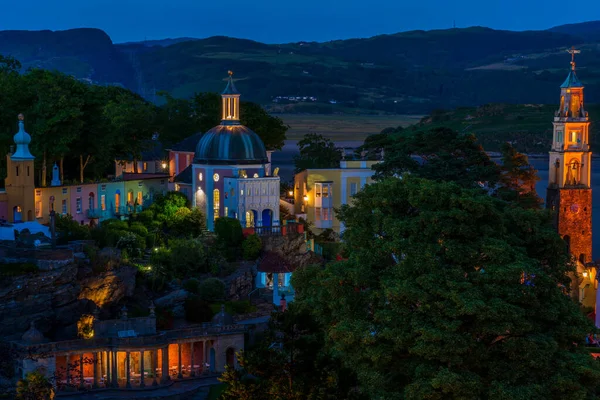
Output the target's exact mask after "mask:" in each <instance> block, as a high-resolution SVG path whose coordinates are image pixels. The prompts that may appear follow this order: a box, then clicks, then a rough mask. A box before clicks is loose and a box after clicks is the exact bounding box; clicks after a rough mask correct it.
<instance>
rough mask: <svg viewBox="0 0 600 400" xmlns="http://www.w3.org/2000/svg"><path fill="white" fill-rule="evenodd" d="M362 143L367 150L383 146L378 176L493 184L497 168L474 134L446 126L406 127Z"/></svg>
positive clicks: (462, 183)
mask: <svg viewBox="0 0 600 400" xmlns="http://www.w3.org/2000/svg"><path fill="white" fill-rule="evenodd" d="M392 135H393V137H391V138H386V137H385V136H383V135H380V136H378V137H376V138H375V139H377V140H373V141H371V143H365V145H366V150H373V149H374V148H375V149H377V148H383V150H384V162H383V163H380V164H378V165H377V166H376V170H377V173H378V175H379V176H380V177H385V176H392V175H401V174H403V173H405V172H410V173H412V174H418V176H421V177H423V178H427V179H431V180H436V181H454V182H456V183H458V184H459V185H461V186H463V187H475V186H476V185H477V184H478V183H482V182H485V183H486V184H487V185H490V186H495V185H496V184H497V183H498V182H499V181H500V169H499V167H498V165H496V163H494V162H493V161H492V160H490V158H489V156H488V155H487V154H486V153H485V151H484V150H483V148H482V147H481V145H480V144H479V143H478V142H477V139H476V138H475V136H473V135H470V134H460V133H458V132H456V131H454V130H452V129H449V128H436V129H433V130H431V131H426V132H421V131H419V132H412V131H408V130H404V131H399V132H398V133H394V134H392Z"/></svg>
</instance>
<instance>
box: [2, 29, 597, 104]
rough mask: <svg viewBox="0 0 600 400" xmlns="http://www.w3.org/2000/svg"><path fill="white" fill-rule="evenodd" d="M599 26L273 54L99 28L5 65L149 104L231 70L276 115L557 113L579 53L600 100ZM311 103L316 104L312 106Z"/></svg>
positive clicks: (247, 44)
mask: <svg viewBox="0 0 600 400" xmlns="http://www.w3.org/2000/svg"><path fill="white" fill-rule="evenodd" d="M595 24H598V23H591V22H590V23H584V24H573V25H565V26H560V27H555V28H552V29H550V30H547V31H525V32H512V31H501V30H493V29H489V28H483V27H471V28H465V29H446V30H433V31H411V32H402V33H397V34H393V35H379V36H375V37H371V38H366V39H349V40H337V41H331V42H325V43H316V42H299V43H286V44H278V45H267V44H264V43H259V42H255V41H251V40H245V39H235V38H229V37H223V36H216V37H211V38H207V39H189V40H188V38H177V39H165V40H159V41H147V42H132V43H123V44H116V45H115V44H113V43H112V42H111V40H110V38H109V37H108V36H107V35H106V34H105V33H104V32H102V31H100V30H97V29H76V30H69V31H62V32H51V31H39V32H27V31H0V54H11V55H13V56H15V57H16V58H18V59H20V60H21V62H23V64H24V65H25V66H26V67H30V66H36V67H42V68H49V69H58V70H61V71H63V72H66V73H68V74H72V75H74V76H76V77H78V78H82V79H88V80H91V81H95V82H100V83H108V84H121V85H123V86H126V87H128V88H131V89H133V90H136V91H138V92H139V93H141V94H142V95H143V96H145V97H146V98H148V99H150V100H153V101H160V99H159V98H157V97H156V92H158V91H160V90H166V91H169V92H171V93H172V94H173V95H174V96H176V97H189V96H191V95H193V93H194V92H200V91H219V90H221V89H222V87H223V85H224V81H223V80H224V77H225V76H226V73H227V71H228V70H233V71H234V73H235V75H234V78H235V79H236V85H237V87H238V89H239V90H240V91H241V92H242V95H243V96H244V98H245V99H247V100H252V101H257V102H260V103H262V104H263V105H265V106H267V108H268V109H269V110H271V111H272V112H286V113H294V112H297V113H338V112H345V113H346V112H360V113H365V112H373V113H381V112H385V113H400V114H407V113H413V114H423V113H429V112H430V111H432V110H435V109H439V108H446V109H448V108H454V107H459V106H477V105H481V104H485V103H491V102H494V103H498V102H500V103H536V104H538V103H555V102H556V101H557V96H558V86H559V85H560V83H561V82H562V80H563V79H564V78H565V76H566V73H567V70H568V67H569V64H568V62H569V57H568V54H566V53H565V52H564V50H565V49H566V48H568V47H570V46H572V45H575V46H577V47H578V48H581V49H582V50H583V52H582V54H581V55H579V56H578V68H580V78H581V80H582V81H583V82H584V83H585V84H586V85H587V87H588V91H587V92H588V99H589V100H590V101H600V98H599V99H595V98H594V96H598V95H597V94H596V95H594V93H600V47H599V46H598V43H597V41H600V39H596V38H595V36H594V32H600V30H599V29H596V28H595V26H596V25H595ZM311 98H312V99H311Z"/></svg>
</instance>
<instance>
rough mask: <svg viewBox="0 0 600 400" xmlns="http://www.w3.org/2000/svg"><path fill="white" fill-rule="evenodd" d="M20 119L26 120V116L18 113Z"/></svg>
mask: <svg viewBox="0 0 600 400" xmlns="http://www.w3.org/2000/svg"><path fill="white" fill-rule="evenodd" d="M18 118H19V121H23V120H25V116H24V115H23V114H22V113H21V114H19V115H18Z"/></svg>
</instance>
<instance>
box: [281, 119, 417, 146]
mask: <svg viewBox="0 0 600 400" xmlns="http://www.w3.org/2000/svg"><path fill="white" fill-rule="evenodd" d="M275 115H276V116H277V117H279V118H281V119H282V120H283V122H285V123H286V124H288V125H289V126H290V130H289V131H288V132H287V138H288V139H289V140H299V139H301V138H302V137H303V136H304V135H306V134H308V133H318V134H321V135H323V136H325V137H327V138H330V139H332V140H363V139H364V138H365V137H367V136H369V135H371V134H374V133H379V132H381V130H382V129H385V128H388V127H391V126H392V127H396V126H407V125H411V124H415V123H417V122H419V120H420V119H421V117H422V116H421V115H308V114H275Z"/></svg>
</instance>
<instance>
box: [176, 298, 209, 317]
mask: <svg viewBox="0 0 600 400" xmlns="http://www.w3.org/2000/svg"><path fill="white" fill-rule="evenodd" d="M183 308H184V309H185V319H186V320H187V321H189V322H195V323H200V322H210V321H211V319H212V317H213V315H214V313H213V311H212V309H211V307H210V304H209V303H208V302H207V301H205V300H203V299H202V298H201V297H200V296H188V297H187V298H186V299H185V303H184V304H183Z"/></svg>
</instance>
